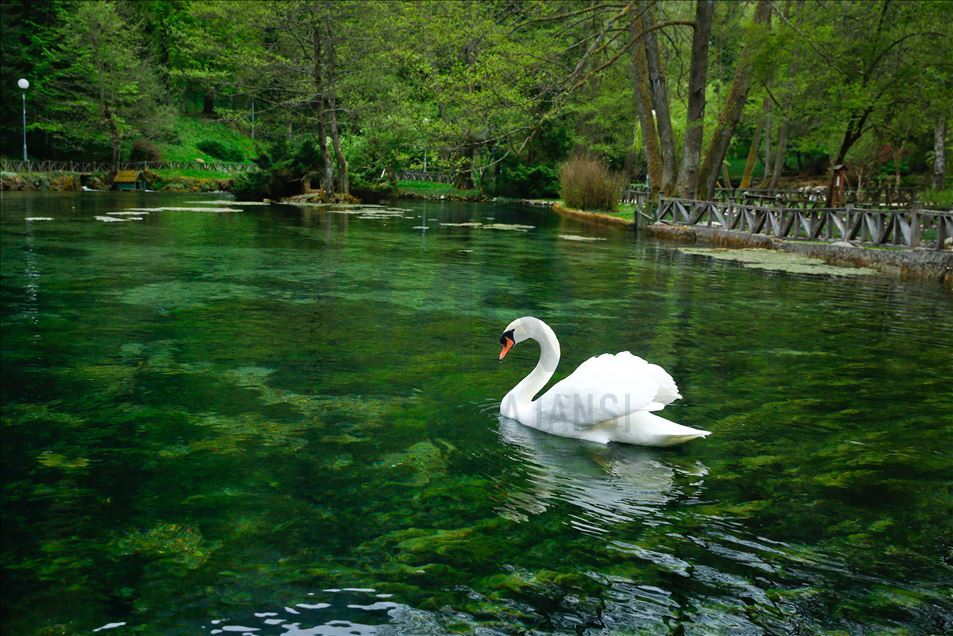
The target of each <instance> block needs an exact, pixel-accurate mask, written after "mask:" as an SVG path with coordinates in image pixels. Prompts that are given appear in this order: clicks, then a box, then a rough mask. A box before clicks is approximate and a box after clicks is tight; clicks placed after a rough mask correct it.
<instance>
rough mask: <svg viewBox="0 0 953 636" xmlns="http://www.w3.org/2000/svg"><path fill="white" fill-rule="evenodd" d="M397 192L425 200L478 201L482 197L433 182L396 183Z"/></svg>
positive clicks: (476, 191) (478, 193)
mask: <svg viewBox="0 0 953 636" xmlns="http://www.w3.org/2000/svg"><path fill="white" fill-rule="evenodd" d="M397 192H398V193H399V194H405V195H410V196H416V197H420V198H425V199H439V198H440V197H445V198H448V199H480V198H482V197H483V195H482V194H481V193H480V191H479V190H461V189H460V188H455V187H453V186H452V185H450V184H449V183H436V182H434V181H398V182H397Z"/></svg>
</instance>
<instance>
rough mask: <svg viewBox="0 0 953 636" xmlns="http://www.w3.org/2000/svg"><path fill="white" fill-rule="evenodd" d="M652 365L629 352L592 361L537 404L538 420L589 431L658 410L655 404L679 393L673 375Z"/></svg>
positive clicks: (592, 359) (588, 361) (543, 396)
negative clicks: (615, 421) (620, 419)
mask: <svg viewBox="0 0 953 636" xmlns="http://www.w3.org/2000/svg"><path fill="white" fill-rule="evenodd" d="M653 366H655V365H649V364H648V363H647V362H645V360H643V359H642V358H639V357H637V356H634V355H632V354H631V353H629V352H628V351H626V352H623V353H619V354H615V355H613V354H608V353H607V354H603V355H601V356H596V357H594V358H589V359H588V360H586V361H585V362H583V363H582V364H581V365H579V368H578V369H576V370H575V371H574V372H573V373H572V375H570V376H569V377H567V378H565V379H563V380H561V381H560V382H557V383H556V384H554V385H553V387H552V388H551V389H550V390H549V391H547V392H546V393H545V394H544V395H542V396H541V397H540V398H539V399H538V400H537V401H536V402H535V403H534V404H535V406H536V408H537V409H539V412H538V417H539V418H540V421H541V423H542V422H551V423H556V422H572V423H573V424H574V425H575V426H577V427H579V428H589V427H592V426H595V425H597V424H600V423H602V422H605V421H607V420H613V419H616V418H618V417H622V416H624V415H627V414H628V413H632V412H634V411H642V410H650V409H651V410H657V409H655V408H652V407H653V406H654V405H655V404H658V406H657V408H662V407H663V406H664V405H665V404H667V403H668V402H670V401H671V400H672V399H675V397H677V396H678V391H677V389H675V388H674V386H675V383H674V381H672V378H671V376H669V375H668V374H667V373H665V371H663V370H662V369H661V367H656V368H657V369H658V371H655V370H653V369H651V368H650V367H653ZM659 371H661V374H664V377H663V376H662V375H660V374H659ZM659 380H663V381H664V382H665V384H664V386H663V384H662V383H660V382H659ZM673 393H674V396H675V397H671V395H672V394H673ZM669 397H671V399H668V398H669ZM662 399H668V402H665V403H662V402H661V400H662Z"/></svg>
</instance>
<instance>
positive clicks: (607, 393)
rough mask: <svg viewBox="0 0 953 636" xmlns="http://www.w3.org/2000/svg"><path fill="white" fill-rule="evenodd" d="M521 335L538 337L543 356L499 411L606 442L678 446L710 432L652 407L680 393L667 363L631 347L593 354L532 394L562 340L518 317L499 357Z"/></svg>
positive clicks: (546, 328) (551, 369)
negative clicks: (668, 417)
mask: <svg viewBox="0 0 953 636" xmlns="http://www.w3.org/2000/svg"><path fill="white" fill-rule="evenodd" d="M524 340H536V341H537V342H538V343H539V348H540V354H539V362H538V363H537V364H536V368H535V369H533V371H532V372H531V373H530V374H529V375H528V376H526V377H525V378H523V380H522V381H521V382H520V383H519V384H517V385H516V386H515V387H513V389H512V390H511V391H510V392H509V393H507V394H506V397H504V398H503V402H502V403H501V404H500V413H501V414H502V415H504V416H506V417H509V418H511V419H514V420H517V421H518V422H520V423H521V424H525V425H526V426H529V427H532V428H535V429H538V430H541V431H545V432H547V433H552V434H554V435H560V436H562V437H576V438H579V439H585V440H589V441H593V442H600V443H603V444H606V443H608V442H622V443H625V444H640V445H642V446H674V445H675V444H682V443H684V442H687V441H689V440H693V439H695V438H698V437H705V436H706V435H710V434H711V433H710V431H702V430H699V429H695V428H689V427H687V426H682V425H681V424H676V423H675V422H671V421H669V420H666V419H663V418H661V417H658V416H657V415H654V414H653V413H651V411H659V410H661V409H663V408H665V405H666V404H669V403H671V402H672V401H674V400H677V399H678V398H680V397H682V396H681V395H679V393H678V387H677V386H675V381H674V380H673V379H672V376H670V375H669V374H668V373H667V372H666V371H665V370H664V369H663V368H662V367H660V366H658V365H655V364H649V363H648V362H646V361H645V360H643V359H642V358H640V357H638V356H634V355H632V354H631V353H629V352H628V351H623V352H622V353H617V354H615V355H612V354H608V353H606V354H603V355H601V356H596V357H593V358H589V359H588V360H586V361H585V362H583V363H582V364H580V365H579V368H578V369H576V370H575V371H574V372H573V373H572V375H570V376H569V377H567V378H565V379H563V380H561V381H559V382H557V383H556V384H554V385H553V386H552V388H551V389H549V391H547V392H546V393H544V394H543V395H541V396H540V397H539V399H538V400H533V397H534V396H535V395H536V394H537V393H539V391H540V390H541V389H542V388H543V387H544V386H546V383H547V382H549V379H550V378H551V377H553V373H554V372H555V371H556V365H558V364H559V341H558V340H556V334H555V333H553V330H552V329H550V327H549V325H547V324H546V323H545V322H543V321H542V320H540V319H539V318H533V317H532V316H524V317H522V318H517V319H516V320H514V321H513V322H511V323H510V324H509V326H508V327H507V328H506V330H505V331H504V332H503V335H502V336H501V337H500V344H501V345H503V350H502V351H500V361H501V362H502V361H503V358H504V357H506V354H507V353H508V352H509V350H510V349H512V348H513V346H514V345H515V344H517V343H519V342H522V341H524Z"/></svg>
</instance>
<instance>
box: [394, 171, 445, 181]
mask: <svg viewBox="0 0 953 636" xmlns="http://www.w3.org/2000/svg"><path fill="white" fill-rule="evenodd" d="M397 180H398V181H432V182H435V183H453V175H452V174H446V173H443V172H423V171H420V170H409V171H407V172H401V173H399V174H398V175H397Z"/></svg>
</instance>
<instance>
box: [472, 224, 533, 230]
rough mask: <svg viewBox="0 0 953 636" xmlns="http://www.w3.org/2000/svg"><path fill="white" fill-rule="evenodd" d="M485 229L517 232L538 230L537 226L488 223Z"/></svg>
mask: <svg viewBox="0 0 953 636" xmlns="http://www.w3.org/2000/svg"><path fill="white" fill-rule="evenodd" d="M483 227H484V228H487V229H490V230H513V231H516V232H527V231H529V230H535V229H536V226H535V225H521V224H519V223H488V224H486V225H484V226H483Z"/></svg>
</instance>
